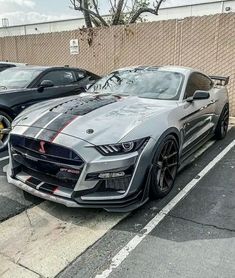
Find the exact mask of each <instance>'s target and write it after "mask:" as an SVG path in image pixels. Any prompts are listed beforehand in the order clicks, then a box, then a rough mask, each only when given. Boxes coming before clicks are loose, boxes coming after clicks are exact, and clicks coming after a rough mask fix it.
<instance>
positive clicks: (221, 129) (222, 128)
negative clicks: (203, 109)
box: [215, 104, 229, 140]
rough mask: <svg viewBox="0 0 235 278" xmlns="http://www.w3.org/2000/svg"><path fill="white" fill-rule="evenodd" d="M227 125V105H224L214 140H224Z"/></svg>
mask: <svg viewBox="0 0 235 278" xmlns="http://www.w3.org/2000/svg"><path fill="white" fill-rule="evenodd" d="M228 124H229V105H228V104H226V105H225V106H224V108H223V110H222V112H221V115H220V117H219V121H218V123H217V126H216V129H215V139H217V140H221V139H224V138H225V137H226V135H227V132H228Z"/></svg>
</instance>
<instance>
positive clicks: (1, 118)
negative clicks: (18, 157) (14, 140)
mask: <svg viewBox="0 0 235 278" xmlns="http://www.w3.org/2000/svg"><path fill="white" fill-rule="evenodd" d="M11 123H12V118H11V117H10V116H9V115H7V114H6V113H5V112H2V111H0V152H2V151H4V150H6V149H7V144H8V141H9V133H10V131H11Z"/></svg>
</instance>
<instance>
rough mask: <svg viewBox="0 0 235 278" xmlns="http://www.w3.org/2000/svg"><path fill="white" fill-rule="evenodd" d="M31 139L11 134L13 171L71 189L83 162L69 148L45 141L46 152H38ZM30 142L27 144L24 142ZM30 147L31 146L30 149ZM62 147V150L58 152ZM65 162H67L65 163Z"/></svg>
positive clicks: (79, 173) (78, 175)
mask: <svg viewBox="0 0 235 278" xmlns="http://www.w3.org/2000/svg"><path fill="white" fill-rule="evenodd" d="M35 141H36V143H34V142H33V139H28V138H24V137H23V139H22V138H19V136H17V140H16V136H13V138H12V137H11V139H10V147H11V152H12V158H13V161H14V162H15V163H16V165H17V168H16V170H15V171H17V172H16V173H14V175H16V174H17V173H19V172H24V173H26V174H28V175H29V176H31V177H33V178H35V179H37V180H39V181H40V182H42V183H45V184H48V185H51V186H57V187H58V186H61V187H65V188H69V189H73V188H74V187H75V185H76V183H77V181H78V179H79V177H80V175H81V172H82V169H83V164H84V162H83V161H82V159H81V158H80V157H79V156H78V155H77V154H76V153H74V152H72V151H71V150H70V149H66V148H64V147H60V146H57V145H56V147H55V146H54V145H53V144H51V143H49V142H47V150H48V151H49V154H48V153H45V154H43V155H42V154H40V153H39V152H38V151H35V148H34V147H35V146H36V145H37V143H38V142H37V140H35ZM27 142H30V144H29V145H27V146H26V145H25V143H27ZM31 147H33V148H32V149H31ZM60 148H62V152H60ZM66 162H67V163H66Z"/></svg>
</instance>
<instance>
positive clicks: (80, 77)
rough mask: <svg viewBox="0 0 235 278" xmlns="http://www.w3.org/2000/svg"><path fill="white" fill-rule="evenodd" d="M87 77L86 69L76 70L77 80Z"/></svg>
mask: <svg viewBox="0 0 235 278" xmlns="http://www.w3.org/2000/svg"><path fill="white" fill-rule="evenodd" d="M85 77H86V73H85V72H84V71H80V70H78V71H76V80H77V81H80V80H82V79H84V78H85Z"/></svg>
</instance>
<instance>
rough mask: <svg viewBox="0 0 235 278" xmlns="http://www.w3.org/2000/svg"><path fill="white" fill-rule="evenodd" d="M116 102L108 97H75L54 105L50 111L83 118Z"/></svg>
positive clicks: (112, 97) (111, 97)
mask: <svg viewBox="0 0 235 278" xmlns="http://www.w3.org/2000/svg"><path fill="white" fill-rule="evenodd" d="M116 101H117V98H116V97H114V96H110V95H109V96H107V95H105V96H104V95H94V96H89V97H77V98H74V99H70V100H68V101H66V102H63V103H60V104H58V105H56V106H55V107H53V108H52V109H51V110H50V111H51V112H56V113H63V114H70V115H74V116H83V115H85V114H88V113H90V112H92V111H93V110H95V109H98V108H101V107H103V106H106V105H109V104H112V103H114V102H116Z"/></svg>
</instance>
